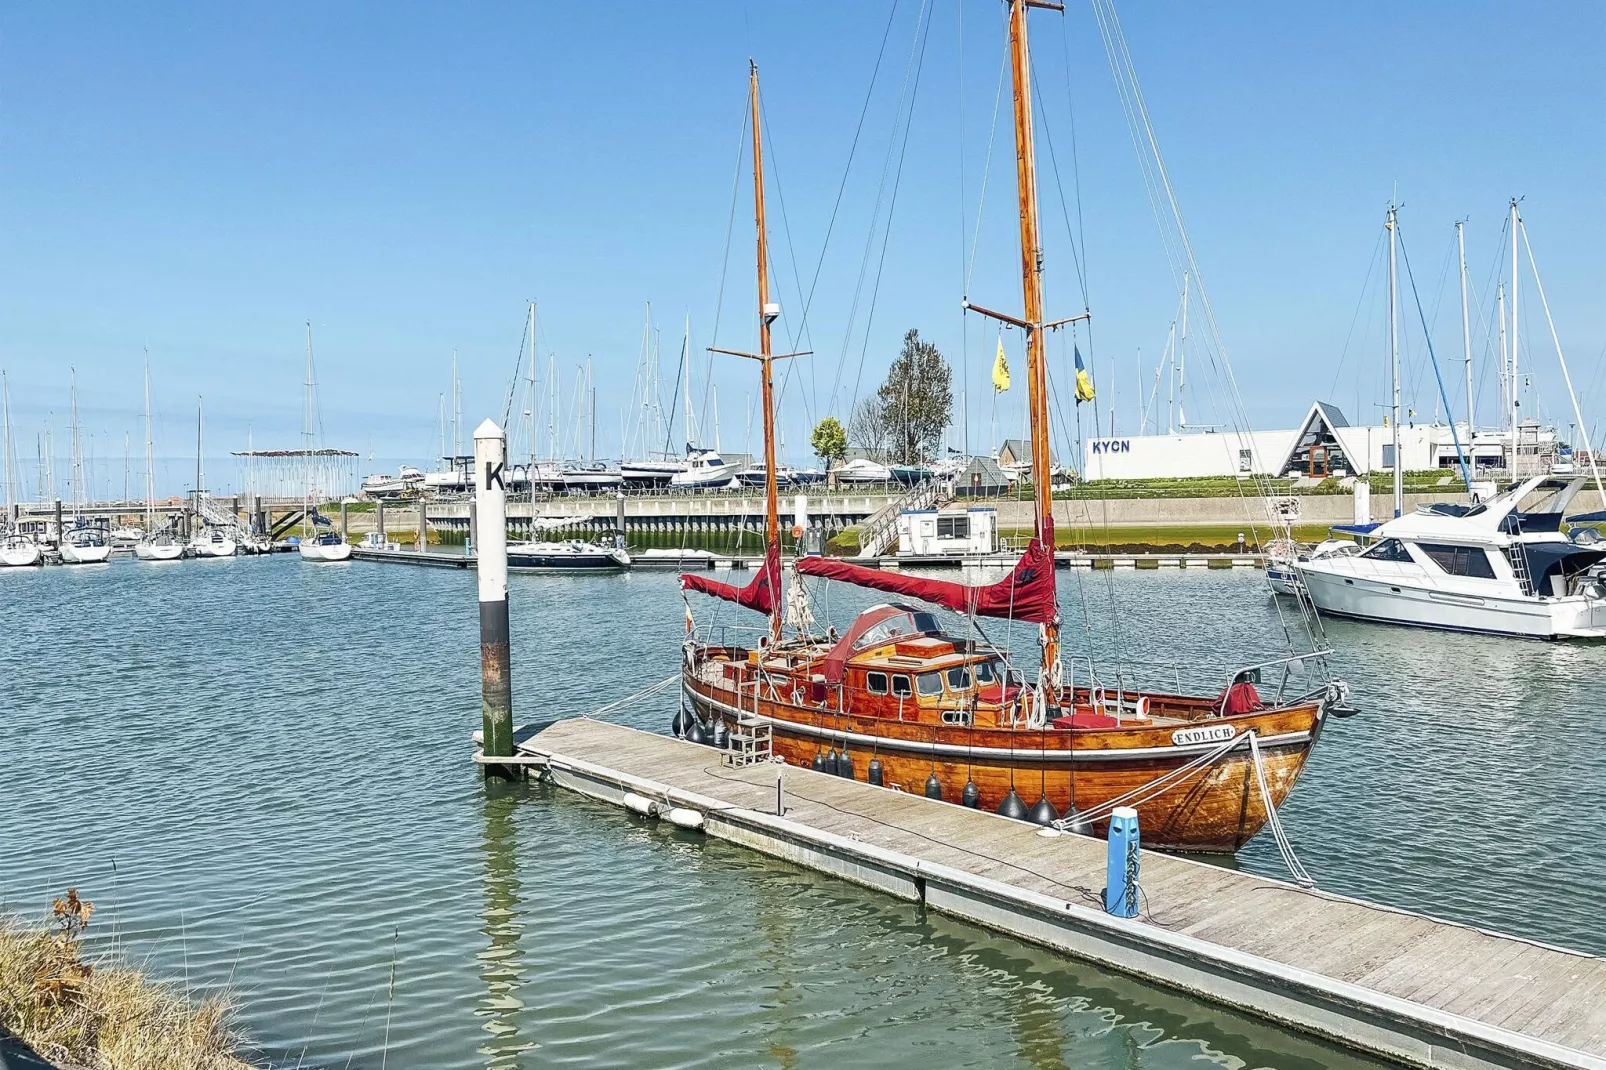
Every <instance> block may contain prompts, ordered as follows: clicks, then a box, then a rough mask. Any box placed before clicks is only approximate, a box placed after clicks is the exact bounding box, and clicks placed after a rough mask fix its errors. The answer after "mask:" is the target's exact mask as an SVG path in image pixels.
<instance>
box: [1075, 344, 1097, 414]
mask: <svg viewBox="0 0 1606 1070" xmlns="http://www.w3.org/2000/svg"><path fill="white" fill-rule="evenodd" d="M1071 352H1072V353H1073V354H1075V355H1076V403H1077V404H1078V405H1080V404H1081V403H1082V402H1084V401H1092V400H1093V377H1092V376H1090V375H1088V374H1087V369H1086V368H1084V367H1083V366H1082V350H1081V349H1080V348H1079V347H1077V346H1075V345H1074V344H1073V345H1072V346H1071Z"/></svg>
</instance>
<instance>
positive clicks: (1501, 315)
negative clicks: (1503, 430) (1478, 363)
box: [1495, 282, 1511, 423]
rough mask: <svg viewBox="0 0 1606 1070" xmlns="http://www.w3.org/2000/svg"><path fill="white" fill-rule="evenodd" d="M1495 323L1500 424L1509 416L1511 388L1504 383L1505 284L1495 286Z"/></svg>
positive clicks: (1505, 370)
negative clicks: (1498, 345)
mask: <svg viewBox="0 0 1606 1070" xmlns="http://www.w3.org/2000/svg"><path fill="white" fill-rule="evenodd" d="M1495 322H1496V323H1498V324H1499V330H1500V422H1501V423H1505V421H1506V419H1507V417H1509V416H1510V415H1511V386H1510V384H1509V383H1507V382H1506V372H1507V366H1506V284H1505V283H1503V282H1502V283H1498V284H1496V286H1495Z"/></svg>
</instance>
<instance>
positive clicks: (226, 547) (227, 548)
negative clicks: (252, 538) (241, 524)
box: [190, 539, 239, 557]
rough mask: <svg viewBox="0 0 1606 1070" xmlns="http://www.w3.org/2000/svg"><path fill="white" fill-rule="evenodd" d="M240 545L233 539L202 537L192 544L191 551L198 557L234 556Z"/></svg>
mask: <svg viewBox="0 0 1606 1070" xmlns="http://www.w3.org/2000/svg"><path fill="white" fill-rule="evenodd" d="M238 552H239V546H238V545H236V543H235V541H234V540H233V539H218V540H216V541H213V540H210V539H202V540H200V541H198V542H193V543H191V544H190V553H191V554H193V555H194V556H196V557H233V556H234V555H235V554H236V553H238Z"/></svg>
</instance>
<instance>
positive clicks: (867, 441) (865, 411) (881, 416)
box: [848, 394, 891, 461]
mask: <svg viewBox="0 0 1606 1070" xmlns="http://www.w3.org/2000/svg"><path fill="white" fill-rule="evenodd" d="M890 437H891V428H890V427H889V426H888V425H887V413H886V406H884V405H882V404H881V397H880V395H879V394H871V395H870V396H869V397H867V398H860V399H859V403H858V404H857V405H855V406H853V414H852V415H851V416H849V417H848V440H849V441H850V442H852V443H853V444H854V445H855V446H857V447H858V448H859V449H861V450H863V451H864V452H865V454H866V455H867V456H869V457H871V458H873V459H875V460H878V461H884V460H886V459H887V444H888V441H889V440H890Z"/></svg>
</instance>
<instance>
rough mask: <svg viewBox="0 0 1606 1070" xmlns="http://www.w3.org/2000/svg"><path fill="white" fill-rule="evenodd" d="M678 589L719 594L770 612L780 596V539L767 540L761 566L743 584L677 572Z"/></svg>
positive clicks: (737, 602)
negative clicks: (755, 573) (741, 585)
mask: <svg viewBox="0 0 1606 1070" xmlns="http://www.w3.org/2000/svg"><path fill="white" fill-rule="evenodd" d="M680 589H681V590H683V591H701V592H702V593H703V594H711V595H713V596H714V597H715V598H723V599H724V600H725V601H727V602H735V603H736V604H737V605H739V606H746V607H747V608H748V609H751V610H755V611H757V612H759V613H766V614H767V613H773V612H775V606H776V605H777V603H778V602H779V600H780V590H781V546H780V543H778V542H772V543H770V548H769V552H768V553H766V554H765V555H764V567H763V568H761V569H759V570H758V575H757V576H754V577H753V579H752V581H751V582H750V583H748V585H747V586H746V587H737V586H735V585H733V584H729V583H720V582H719V581H718V580H711V579H709V578H707V577H706V576H697V575H694V574H692V573H681V576H680Z"/></svg>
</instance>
